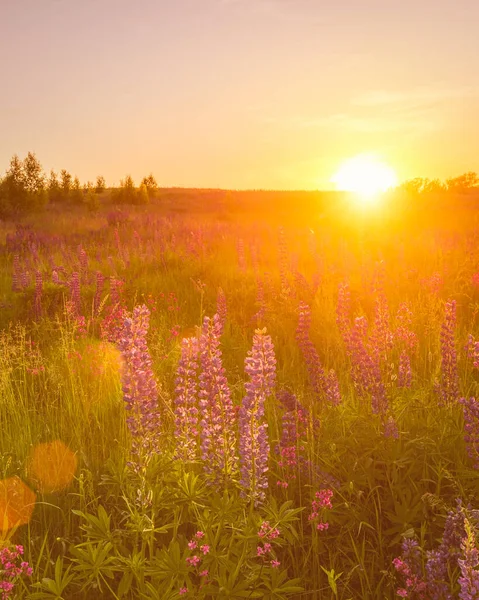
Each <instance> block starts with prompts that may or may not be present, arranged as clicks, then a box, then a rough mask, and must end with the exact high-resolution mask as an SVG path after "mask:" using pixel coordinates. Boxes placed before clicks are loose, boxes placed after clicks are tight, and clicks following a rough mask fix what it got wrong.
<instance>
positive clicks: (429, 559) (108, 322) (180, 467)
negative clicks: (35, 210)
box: [0, 191, 479, 600]
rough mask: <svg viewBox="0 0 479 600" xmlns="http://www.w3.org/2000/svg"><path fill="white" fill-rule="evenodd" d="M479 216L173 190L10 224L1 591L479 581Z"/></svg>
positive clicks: (422, 591)
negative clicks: (141, 200) (137, 201)
mask: <svg viewBox="0 0 479 600" xmlns="http://www.w3.org/2000/svg"><path fill="white" fill-rule="evenodd" d="M333 200H336V201H333ZM478 216H479V213H477V209H476V207H475V199H474V201H472V200H471V199H467V198H453V199H451V198H448V199H444V198H442V199H433V200H430V201H429V202H426V201H425V200H424V201H423V203H422V204H421V205H420V206H418V205H417V204H416V203H415V201H411V202H409V203H408V202H405V201H404V199H402V200H401V199H399V200H398V199H396V198H394V197H392V196H391V198H389V204H387V205H386V204H385V206H384V207H383V208H381V207H378V208H377V209H375V210H369V211H360V210H358V209H357V208H354V207H353V206H351V205H350V204H349V199H348V198H347V197H344V198H343V197H342V196H341V197H339V196H338V197H337V198H335V199H334V198H328V197H325V198H322V200H321V202H320V201H319V200H318V198H317V197H316V196H315V195H314V194H309V195H302V196H301V195H297V196H295V195H294V194H290V195H286V196H284V197H283V196H280V195H276V196H275V195H274V194H269V195H268V194H263V195H261V194H259V193H258V194H251V195H250V196H248V197H246V196H244V197H243V196H241V194H234V193H224V194H223V193H219V192H209V193H206V192H205V193H201V192H197V193H191V194H190V195H188V194H186V193H185V192H181V191H176V192H169V193H167V192H164V193H163V194H160V195H159V197H158V198H157V200H156V201H155V202H153V203H152V204H150V205H147V206H121V207H120V208H118V207H116V206H114V205H112V204H111V203H109V202H108V201H105V202H103V203H102V204H101V206H100V207H99V209H98V210H97V212H88V211H87V210H86V209H85V208H82V207H63V208H61V207H47V208H46V209H45V210H44V211H43V212H41V213H39V214H36V215H35V216H31V217H25V218H23V219H22V220H21V221H17V222H15V221H13V220H8V221H3V222H1V223H0V423H1V432H2V435H1V437H0V469H1V481H0V519H1V522H2V537H3V549H2V550H0V559H1V562H2V565H1V566H0V573H1V578H2V581H1V583H0V592H1V593H2V594H3V595H2V598H32V599H34V598H35V599H45V600H46V599H52V600H53V599H57V600H60V599H62V598H63V599H64V600H70V599H76V598H78V599H83V598H84V599H95V598H105V599H106V598H113V599H118V598H131V599H152V600H154V599H157V600H174V599H178V598H185V599H186V598H195V599H200V600H207V599H212V598H219V599H222V598H235V599H236V598H238V599H239V598H264V599H271V600H273V599H275V600H280V599H284V598H293V599H305V600H320V599H327V600H329V599H331V600H335V599H342V600H348V599H351V600H353V599H354V600H359V599H363V600H366V599H373V598H374V599H375V598H378V599H383V598H384V599H386V598H387V599H389V598H397V597H408V598H418V599H419V598H423V599H438V600H439V599H447V598H461V599H466V598H477V597H479V584H478V580H479V575H478V572H477V570H476V568H477V566H478V563H479V559H478V555H477V550H476V530H477V527H478V526H479V516H478V515H479V513H478V512H477V509H479V501H478V500H477V498H478V494H479V477H478V469H479V402H478V401H476V400H475V397H476V396H477V395H478V389H477V388H478V384H479V371H478V370H479V324H478V318H477V317H478V313H479V243H478V242H479V235H478V229H477V225H478V222H479V219H478Z"/></svg>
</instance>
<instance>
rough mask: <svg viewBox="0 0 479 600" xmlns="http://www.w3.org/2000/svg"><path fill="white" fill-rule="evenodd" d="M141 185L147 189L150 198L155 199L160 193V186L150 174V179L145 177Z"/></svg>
mask: <svg viewBox="0 0 479 600" xmlns="http://www.w3.org/2000/svg"><path fill="white" fill-rule="evenodd" d="M141 185H144V186H145V187H146V189H147V191H148V195H149V197H150V198H153V197H154V196H155V194H156V192H157V191H158V184H157V183H156V179H155V178H154V177H153V175H152V173H150V174H149V175H148V177H143V180H142V182H141Z"/></svg>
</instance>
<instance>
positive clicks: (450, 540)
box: [426, 498, 465, 600]
mask: <svg viewBox="0 0 479 600" xmlns="http://www.w3.org/2000/svg"><path fill="white" fill-rule="evenodd" d="M464 535H465V533H464V513H463V509H462V503H461V500H460V499H459V498H458V499H457V500H456V509H453V510H450V511H449V513H448V515H447V518H446V524H445V526H444V533H443V537H442V541H441V543H440V545H439V547H438V548H437V549H436V550H431V551H429V552H428V553H427V562H426V576H427V577H426V578H427V589H428V594H429V596H428V598H430V599H431V600H452V598H453V597H452V595H451V593H450V591H449V590H450V586H449V584H448V582H447V575H448V572H449V570H452V569H454V568H455V567H456V565H457V561H458V559H459V558H460V556H461V542H462V540H463V538H464Z"/></svg>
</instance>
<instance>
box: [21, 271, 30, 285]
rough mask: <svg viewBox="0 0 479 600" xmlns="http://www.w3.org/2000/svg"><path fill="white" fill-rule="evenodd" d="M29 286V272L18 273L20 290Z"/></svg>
mask: <svg viewBox="0 0 479 600" xmlns="http://www.w3.org/2000/svg"><path fill="white" fill-rule="evenodd" d="M29 285H30V272H29V271H28V270H27V269H22V270H21V271H20V286H21V288H22V289H25V288H27V287H28V286H29Z"/></svg>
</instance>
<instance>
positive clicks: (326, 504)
mask: <svg viewBox="0 0 479 600" xmlns="http://www.w3.org/2000/svg"><path fill="white" fill-rule="evenodd" d="M333 493H334V492H333V490H331V489H328V488H326V489H322V490H320V491H319V492H316V493H315V495H314V500H313V501H312V502H311V512H310V514H309V516H308V521H310V523H311V524H314V525H315V526H316V530H317V531H325V530H326V529H328V528H329V523H328V522H327V521H325V520H324V519H323V515H324V512H325V509H331V508H333V505H332V502H331V498H332V497H333Z"/></svg>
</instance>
